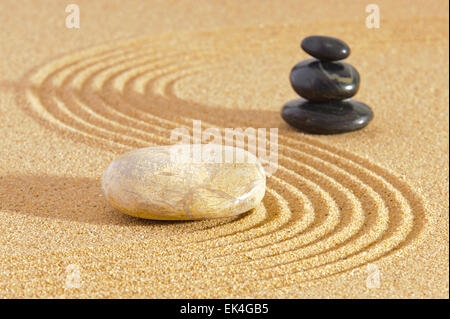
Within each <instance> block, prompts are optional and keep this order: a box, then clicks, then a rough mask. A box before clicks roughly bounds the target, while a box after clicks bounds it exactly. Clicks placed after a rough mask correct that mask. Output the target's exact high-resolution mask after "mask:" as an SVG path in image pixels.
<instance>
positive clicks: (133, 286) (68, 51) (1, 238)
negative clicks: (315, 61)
mask: <svg viewBox="0 0 450 319" xmlns="http://www.w3.org/2000/svg"><path fill="white" fill-rule="evenodd" d="M76 3H77V4H79V5H80V9H81V28H80V29H67V28H65V25H64V22H65V17H66V13H65V12H64V9H65V3H64V2H56V1H31V0H29V1H20V3H19V2H17V1H2V2H1V4H0V12H1V13H0V29H1V30H3V31H4V32H2V36H1V38H0V52H1V53H0V114H1V119H2V122H1V125H0V137H1V141H2V144H1V146H2V147H1V151H0V221H1V222H0V248H1V249H0V255H1V256H0V260H1V262H0V297H14V298H22V297H55V298H61V297H76V298H79V297H106V298H113V297H123V298H128V297H132V298H136V297H150V298H171V297H172V298H173V297H179V298H194V297H271V298H323V297H326V298H336V297H337V298H367V297H369V298H378V297H384V298H395V297H401V298H414V297H419V298H443V297H445V298H448V296H449V289H448V287H449V285H448V283H449V268H448V267H449V256H448V253H449V246H448V236H449V233H448V225H449V222H448V212H449V202H448V193H449V190H448V185H449V184H448V183H449V182H448V176H449V171H448V168H449V156H448V155H449V149H448V147H449V134H448V133H449V129H448V125H449V122H448V116H449V114H448V103H449V82H448V74H449V64H448V54H449V46H448V22H449V17H448V2H447V1H427V2H422V1H395V2H393V1H377V2H376V3H377V4H378V5H379V7H380V11H381V25H380V28H379V29H368V28H366V26H365V18H366V16H367V13H366V12H365V5H366V4H365V3H364V2H355V1H350V0H348V1H339V3H336V2H335V1H320V4H319V2H318V1H296V0H294V1H283V2H279V1H257V0H249V1H226V2H225V3H222V1H210V0H202V1H195V4H193V3H192V1H146V2H144V1H126V2H124V1H106V0H104V1H103V0H97V1H81V0H78V1H76ZM5 31H6V32H5ZM311 34H327V35H333V36H337V37H340V38H342V39H344V40H345V41H346V42H347V43H349V44H350V46H351V48H352V54H351V56H350V58H349V59H348V62H349V63H352V64H353V65H354V66H355V67H356V68H357V69H358V71H359V72H360V74H361V78H362V83H361V87H360V91H359V93H358V94H357V95H356V97H355V98H356V99H357V100H359V101H362V102H364V103H367V104H368V105H370V106H371V107H372V108H373V110H374V112H375V118H374V120H373V122H372V123H371V124H370V125H369V126H368V127H367V128H366V129H364V130H362V131H358V132H354V133H350V134H342V135H332V136H317V135H316V136H313V135H306V134H303V133H299V132H296V131H295V130H293V129H292V128H290V127H289V126H288V125H287V124H285V123H284V122H283V121H282V119H281V117H280V110H281V107H282V106H283V104H284V103H285V102H287V101H289V100H290V99H294V98H296V95H295V93H294V92H293V90H292V89H291V88H290V85H289V82H288V75H289V71H290V69H291V67H292V66H293V65H294V64H295V63H296V62H297V61H299V60H301V59H305V58H306V57H307V55H306V54H305V53H303V52H301V51H300V49H299V42H300V40H301V39H302V38H304V37H305V36H307V35H311ZM193 119H196V120H201V121H202V125H203V126H204V127H218V128H226V127H260V128H263V127H264V128H278V130H279V165H280V166H279V168H278V170H277V171H276V172H275V173H274V174H273V175H271V176H269V177H268V178H267V190H266V195H265V197H264V199H263V205H260V206H259V207H258V208H257V209H256V210H255V211H253V212H251V213H248V214H245V215H243V216H239V217H232V218H227V219H220V220H210V221H200V222H199V221H195V222H161V221H149V220H140V219H137V218H133V217H130V216H127V215H124V214H121V213H119V212H117V211H116V210H114V209H113V208H111V207H110V206H108V205H107V203H106V201H105V199H104V197H103V196H102V193H101V187H100V180H101V175H102V173H103V171H104V169H105V168H106V167H107V165H108V163H109V162H110V161H111V160H112V159H113V158H115V157H116V156H117V155H119V154H121V153H123V152H125V151H128V150H131V149H134V148H137V147H143V146H152V145H164V144H168V143H169V137H170V131H171V129H173V128H176V127H187V128H191V127H192V120H193Z"/></svg>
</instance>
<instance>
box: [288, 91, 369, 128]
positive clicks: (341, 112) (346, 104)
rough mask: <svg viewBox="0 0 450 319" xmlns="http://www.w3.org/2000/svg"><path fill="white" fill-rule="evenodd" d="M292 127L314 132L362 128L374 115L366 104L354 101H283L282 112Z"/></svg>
mask: <svg viewBox="0 0 450 319" xmlns="http://www.w3.org/2000/svg"><path fill="white" fill-rule="evenodd" d="M281 116H282V117H283V119H284V120H285V121H286V122H287V123H288V124H289V125H291V126H293V127H295V128H297V129H299V130H301V131H304V132H307V133H314V134H337V133H345V132H350V131H355V130H359V129H362V128H363V127H365V126H366V125H367V124H369V122H370V121H371V120H372V118H373V112H372V110H371V109H370V107H368V106H367V105H365V104H363V103H361V102H357V101H354V100H346V101H328V102H312V101H308V100H305V99H297V100H292V101H289V102H288V103H286V105H285V106H284V107H283V110H282V111H281Z"/></svg>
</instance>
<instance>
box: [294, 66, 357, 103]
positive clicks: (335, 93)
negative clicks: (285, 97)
mask: <svg viewBox="0 0 450 319" xmlns="http://www.w3.org/2000/svg"><path fill="white" fill-rule="evenodd" d="M290 81H291V85H292V88H293V89H294V90H295V92H297V93H298V94H299V95H300V96H302V97H304V98H305V99H308V100H310V101H315V102H324V101H330V100H344V99H348V98H351V97H352V96H353V95H355V94H356V92H358V89H359V81H360V80H359V73H358V71H357V70H356V69H355V68H354V67H353V66H351V65H350V64H348V63H345V62H324V61H319V60H316V59H308V60H304V61H301V62H299V63H297V64H296V65H295V66H294V68H293V69H292V71H291V75H290Z"/></svg>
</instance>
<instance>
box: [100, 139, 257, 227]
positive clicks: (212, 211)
mask: <svg viewBox="0 0 450 319" xmlns="http://www.w3.org/2000/svg"><path fill="white" fill-rule="evenodd" d="M236 154H238V155H236ZM239 156H241V157H239ZM265 187H266V178H265V174H264V169H263V167H262V166H261V164H260V163H259V162H258V161H257V159H256V158H255V157H254V156H253V155H252V154H250V153H249V152H247V151H245V150H243V149H238V148H234V147H229V146H221V145H211V144H206V145H198V144H197V145H173V146H158V147H148V148H142V149H137V150H134V151H131V152H128V153H126V154H123V155H121V156H119V157H118V158H116V159H115V160H114V161H112V162H111V164H110V165H109V166H108V168H107V169H106V171H105V173H104V175H103V180H102V188H103V193H104V195H105V197H106V199H107V201H108V202H109V204H110V205H111V206H113V207H114V208H116V209H118V210H119V211H121V212H123V213H125V214H128V215H132V216H136V217H141V218H149V219H160V220H189V219H208V218H219V217H228V216H234V215H238V214H242V213H245V212H247V211H249V210H251V209H253V208H255V207H256V206H258V205H259V204H260V202H261V200H262V198H263V197H264V192H265Z"/></svg>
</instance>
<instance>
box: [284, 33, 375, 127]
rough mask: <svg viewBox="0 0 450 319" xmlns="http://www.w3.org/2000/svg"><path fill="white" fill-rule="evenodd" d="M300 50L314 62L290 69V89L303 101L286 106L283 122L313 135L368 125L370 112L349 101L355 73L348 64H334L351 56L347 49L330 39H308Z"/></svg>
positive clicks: (356, 78) (354, 88) (356, 82)
mask: <svg viewBox="0 0 450 319" xmlns="http://www.w3.org/2000/svg"><path fill="white" fill-rule="evenodd" d="M301 47H302V49H303V50H304V51H305V52H306V53H308V54H309V55H311V56H313V57H314V58H315V59H308V60H304V61H300V62H299V63H297V64H296V65H295V66H294V68H293V69H292V71H291V75H290V81H291V85H292V88H293V89H294V90H295V92H297V93H298V95H300V96H301V97H303V98H304V99H297V100H293V101H290V102H288V103H286V105H285V106H284V107H283V110H282V112H281V116H282V117H283V119H284V120H285V121H286V122H287V123H288V124H290V125H292V126H293V127H295V128H298V129H299V130H301V131H304V132H308V133H315V134H336V133H344V132H349V131H354V130H359V129H361V128H363V127H365V126H366V125H367V124H369V122H370V121H371V120H372V118H373V112H372V110H371V109H370V108H369V107H368V106H367V105H365V104H363V103H361V102H357V101H354V100H351V99H350V98H351V97H352V96H354V95H355V94H356V92H358V89H359V73H358V71H357V70H356V69H355V68H354V67H353V66H352V65H350V64H348V63H345V62H336V61H339V60H343V59H345V58H347V57H348V56H349V55H350V48H349V46H348V45H347V44H346V43H345V42H344V41H342V40H339V39H336V38H333V37H325V36H310V37H307V38H305V39H304V40H303V41H302V44H301Z"/></svg>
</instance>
